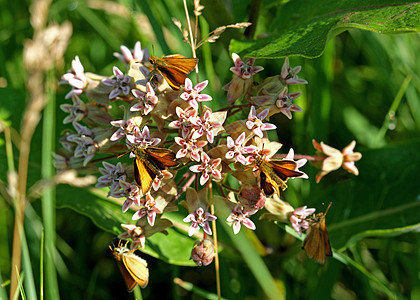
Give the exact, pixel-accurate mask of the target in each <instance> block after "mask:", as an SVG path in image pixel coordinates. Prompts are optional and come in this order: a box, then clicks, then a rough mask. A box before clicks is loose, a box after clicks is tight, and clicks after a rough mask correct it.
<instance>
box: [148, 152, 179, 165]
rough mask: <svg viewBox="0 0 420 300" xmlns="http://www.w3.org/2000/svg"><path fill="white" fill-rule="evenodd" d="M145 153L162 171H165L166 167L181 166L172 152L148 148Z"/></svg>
mask: <svg viewBox="0 0 420 300" xmlns="http://www.w3.org/2000/svg"><path fill="white" fill-rule="evenodd" d="M145 151H146V153H147V154H148V155H149V157H150V158H151V159H152V160H153V162H154V163H156V165H157V166H158V167H159V169H161V170H164V169H165V168H166V167H176V166H178V164H179V162H178V161H177V160H176V154H175V152H173V151H172V150H169V149H165V148H157V147H148V148H146V149H145Z"/></svg>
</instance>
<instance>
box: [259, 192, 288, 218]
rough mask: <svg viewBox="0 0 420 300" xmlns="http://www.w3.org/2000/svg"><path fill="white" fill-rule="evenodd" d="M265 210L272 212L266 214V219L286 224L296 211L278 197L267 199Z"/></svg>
mask: <svg viewBox="0 0 420 300" xmlns="http://www.w3.org/2000/svg"><path fill="white" fill-rule="evenodd" d="M265 208H266V209H267V210H268V211H269V212H270V214H265V216H264V217H265V218H269V219H272V220H275V221H280V222H285V223H286V222H287V221H288V219H289V217H290V215H291V214H292V213H293V211H294V208H293V207H292V206H291V205H290V204H289V203H287V202H284V201H282V200H281V199H280V198H279V197H278V196H277V195H274V196H273V198H267V201H266V202H265Z"/></svg>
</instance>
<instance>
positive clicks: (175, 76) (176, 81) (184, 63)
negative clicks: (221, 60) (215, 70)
mask: <svg viewBox="0 0 420 300" xmlns="http://www.w3.org/2000/svg"><path fill="white" fill-rule="evenodd" d="M149 62H150V63H151V64H152V65H153V68H154V70H156V71H157V72H159V73H160V74H162V76H163V77H164V78H165V80H166V81H167V82H168V84H169V85H170V86H171V87H172V88H173V89H174V90H179V88H180V86H181V85H182V84H184V83H185V79H186V78H187V75H188V74H189V73H190V72H191V71H192V70H194V68H195V66H196V65H197V62H198V59H197V58H187V57H185V56H182V55H180V54H173V55H167V56H164V57H162V58H159V57H156V56H153V55H152V56H150V57H149Z"/></svg>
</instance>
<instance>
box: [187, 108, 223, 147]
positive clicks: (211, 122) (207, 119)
mask: <svg viewBox="0 0 420 300" xmlns="http://www.w3.org/2000/svg"><path fill="white" fill-rule="evenodd" d="M220 117H221V114H220V113H218V112H216V113H212V110H211V109H210V108H208V109H207V110H206V111H205V112H204V114H203V116H202V119H201V120H200V119H199V120H198V122H197V125H198V127H199V128H198V129H197V130H195V131H194V132H193V134H192V136H191V138H192V139H198V138H200V137H201V136H203V135H204V133H206V138H207V141H209V143H213V141H214V136H215V135H217V134H218V133H219V131H220V130H221V129H223V127H222V124H223V122H224V119H225V118H226V114H224V118H221V119H223V120H222V122H221V121H220V120H221V119H220Z"/></svg>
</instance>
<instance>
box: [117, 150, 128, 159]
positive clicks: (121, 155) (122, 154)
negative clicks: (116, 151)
mask: <svg viewBox="0 0 420 300" xmlns="http://www.w3.org/2000/svg"><path fill="white" fill-rule="evenodd" d="M128 153H130V151H127V152H124V153H121V154H120V155H118V156H117V158H120V157H123V156H124V155H126V154H128Z"/></svg>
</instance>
